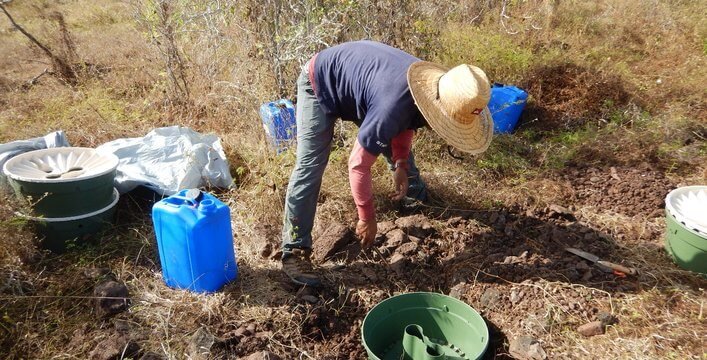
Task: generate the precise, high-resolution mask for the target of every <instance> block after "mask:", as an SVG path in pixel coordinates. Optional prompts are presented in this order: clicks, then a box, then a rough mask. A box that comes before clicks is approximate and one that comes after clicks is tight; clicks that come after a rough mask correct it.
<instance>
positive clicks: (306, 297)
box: [300, 295, 319, 304]
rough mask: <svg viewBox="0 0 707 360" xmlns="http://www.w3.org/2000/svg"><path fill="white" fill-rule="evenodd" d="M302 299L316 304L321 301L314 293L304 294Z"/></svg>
mask: <svg viewBox="0 0 707 360" xmlns="http://www.w3.org/2000/svg"><path fill="white" fill-rule="evenodd" d="M300 299H302V300H304V301H306V302H308V303H310V304H316V303H318V302H319V299H317V297H316V296H313V295H302V296H301V297H300Z"/></svg>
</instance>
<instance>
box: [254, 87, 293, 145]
mask: <svg viewBox="0 0 707 360" xmlns="http://www.w3.org/2000/svg"><path fill="white" fill-rule="evenodd" d="M260 118H261V119H262V121H263V128H264V129H265V135H266V137H267V138H268V142H269V143H270V146H271V147H272V148H273V149H275V150H276V151H277V153H278V154H279V153H281V152H282V151H284V150H286V149H287V148H288V147H289V146H290V145H292V144H293V143H294V140H295V139H296V138H297V123H296V121H295V106H294V105H292V102H291V101H290V100H287V99H280V100H277V101H272V102H269V103H265V104H263V105H261V106H260Z"/></svg>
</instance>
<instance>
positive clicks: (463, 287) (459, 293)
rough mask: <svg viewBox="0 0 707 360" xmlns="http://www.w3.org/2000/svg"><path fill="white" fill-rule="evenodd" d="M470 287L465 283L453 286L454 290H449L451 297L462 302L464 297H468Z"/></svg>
mask: <svg viewBox="0 0 707 360" xmlns="http://www.w3.org/2000/svg"><path fill="white" fill-rule="evenodd" d="M470 287H471V285H469V284H467V283H465V282H460V283H458V284H456V285H454V286H452V289H451V290H449V296H451V297H453V298H456V299H459V300H462V297H464V296H466V293H467V292H468V291H469V288H470Z"/></svg>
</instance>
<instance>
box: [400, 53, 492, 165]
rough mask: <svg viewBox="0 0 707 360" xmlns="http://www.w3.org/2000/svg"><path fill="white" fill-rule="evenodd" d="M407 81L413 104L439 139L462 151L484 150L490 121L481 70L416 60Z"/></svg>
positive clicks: (486, 84)
mask: <svg viewBox="0 0 707 360" xmlns="http://www.w3.org/2000/svg"><path fill="white" fill-rule="evenodd" d="M407 78H408V85H409V86H410V92H411V93H412V97H413V98H414V99H415V104H416V105H417V107H418V108H419V109H420V112H421V113H422V115H423V116H424V117H425V119H426V120H427V123H428V124H430V126H431V127H432V129H433V130H434V131H435V132H436V133H437V134H439V136H441V137H442V138H443V139H444V140H445V141H447V143H449V144H450V145H452V146H454V147H455V148H457V149H459V150H461V151H464V152H468V153H471V154H479V153H482V152H484V151H486V149H487V148H488V147H489V144H490V143H491V136H492V135H493V120H492V119H491V114H490V113H489V110H488V109H487V108H486V105H487V104H488V102H489V98H490V97H491V87H490V86H489V80H488V78H486V74H485V73H484V71H483V70H481V69H479V68H478V67H476V66H472V65H466V64H462V65H459V66H457V67H455V68H452V69H451V70H450V69H448V68H446V67H444V66H441V65H437V64H435V63H431V62H427V61H419V62H415V63H413V64H412V65H410V68H408V73H407Z"/></svg>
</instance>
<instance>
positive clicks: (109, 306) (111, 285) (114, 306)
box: [93, 280, 129, 317]
mask: <svg viewBox="0 0 707 360" xmlns="http://www.w3.org/2000/svg"><path fill="white" fill-rule="evenodd" d="M93 296H94V297H96V314H97V315H98V316H99V317H107V316H110V315H114V314H117V313H119V312H122V311H125V310H126V309H127V308H128V300H129V298H128V297H129V294H128V288H127V287H126V286H125V285H124V284H123V283H121V282H117V281H113V280H108V281H105V282H102V283H100V284H98V285H96V287H95V288H94V289H93Z"/></svg>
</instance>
